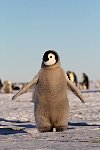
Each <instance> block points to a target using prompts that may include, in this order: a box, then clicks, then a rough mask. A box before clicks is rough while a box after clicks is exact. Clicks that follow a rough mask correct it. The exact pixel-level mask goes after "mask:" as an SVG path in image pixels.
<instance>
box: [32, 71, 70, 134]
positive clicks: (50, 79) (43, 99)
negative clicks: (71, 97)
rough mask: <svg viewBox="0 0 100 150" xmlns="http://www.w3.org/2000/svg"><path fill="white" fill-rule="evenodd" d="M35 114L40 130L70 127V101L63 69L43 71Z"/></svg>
mask: <svg viewBox="0 0 100 150" xmlns="http://www.w3.org/2000/svg"><path fill="white" fill-rule="evenodd" d="M58 72H59V74H58ZM34 106H35V108H34V114H35V120H36V124H37V128H38V130H39V131H40V132H47V131H53V128H56V131H63V130H65V129H67V127H68V116H69V103H68V99H67V85H66V79H65V76H64V75H63V71H59V69H58V70H57V69H56V71H54V70H49V71H47V70H45V72H44V71H43V74H42V73H41V75H40V77H39V81H38V84H37V87H36V89H35V96H34Z"/></svg>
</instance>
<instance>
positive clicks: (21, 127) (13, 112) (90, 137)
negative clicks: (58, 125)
mask: <svg viewBox="0 0 100 150" xmlns="http://www.w3.org/2000/svg"><path fill="white" fill-rule="evenodd" d="M14 94H15V92H14V93H13V94H4V93H0V150H5V149H6V150H24V149H25V150H26V149H27V150H78V149H79V150H80V149H84V150H87V149H90V150H92V149H93V150H99V149H100V92H90V93H83V96H84V99H85V104H83V103H81V101H80V100H79V99H78V98H77V97H76V96H74V95H73V94H72V93H71V92H69V93H68V97H69V103H70V117H69V128H68V130H66V131H64V132H52V133H50V132H47V133H39V132H38V130H37V128H36V124H35V119H34V103H33V102H31V100H32V99H31V95H32V93H31V92H29V93H26V94H23V95H21V96H20V97H19V98H17V99H16V100H15V101H13V100H11V99H12V96H13V95H14Z"/></svg>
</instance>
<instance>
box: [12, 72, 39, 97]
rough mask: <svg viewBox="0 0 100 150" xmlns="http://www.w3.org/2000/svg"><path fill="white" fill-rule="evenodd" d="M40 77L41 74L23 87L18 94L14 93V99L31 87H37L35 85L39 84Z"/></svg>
mask: <svg viewBox="0 0 100 150" xmlns="http://www.w3.org/2000/svg"><path fill="white" fill-rule="evenodd" d="M38 77H39V74H37V75H36V76H35V77H34V78H33V80H31V81H30V82H29V83H28V84H27V85H26V86H25V87H24V88H22V89H21V90H20V91H19V92H18V93H17V94H16V95H14V96H13V97H12V100H15V99H16V98H17V97H19V96H20V95H22V94H24V93H26V92H27V91H28V90H29V89H31V88H32V87H33V86H34V87H35V85H36V84H37V81H38Z"/></svg>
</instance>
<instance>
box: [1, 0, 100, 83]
mask: <svg viewBox="0 0 100 150" xmlns="http://www.w3.org/2000/svg"><path fill="white" fill-rule="evenodd" d="M48 49H54V50H56V51H57V52H58V53H59V55H60V58H61V64H62V67H63V68H64V70H65V71H67V70H72V71H74V72H75V73H76V75H77V76H78V78H79V79H81V76H82V73H83V72H85V73H86V74H87V75H88V76H89V78H90V80H97V79H100V0H0V78H1V79H2V80H3V81H4V80H6V79H9V80H12V81H14V82H20V81H21V82H24V81H30V80H31V79H32V78H33V76H34V75H35V74H36V73H37V72H38V71H39V69H40V66H41V61H42V56H43V53H44V52H45V51H46V50H48Z"/></svg>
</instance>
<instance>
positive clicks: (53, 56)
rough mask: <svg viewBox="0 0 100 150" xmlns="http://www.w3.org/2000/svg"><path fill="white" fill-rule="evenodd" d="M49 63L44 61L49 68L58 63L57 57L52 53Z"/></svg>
mask: <svg viewBox="0 0 100 150" xmlns="http://www.w3.org/2000/svg"><path fill="white" fill-rule="evenodd" d="M48 59H49V60H48V61H44V64H45V65H47V66H50V65H54V64H55V63H56V59H55V55H54V54H52V53H50V54H49V55H48Z"/></svg>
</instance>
